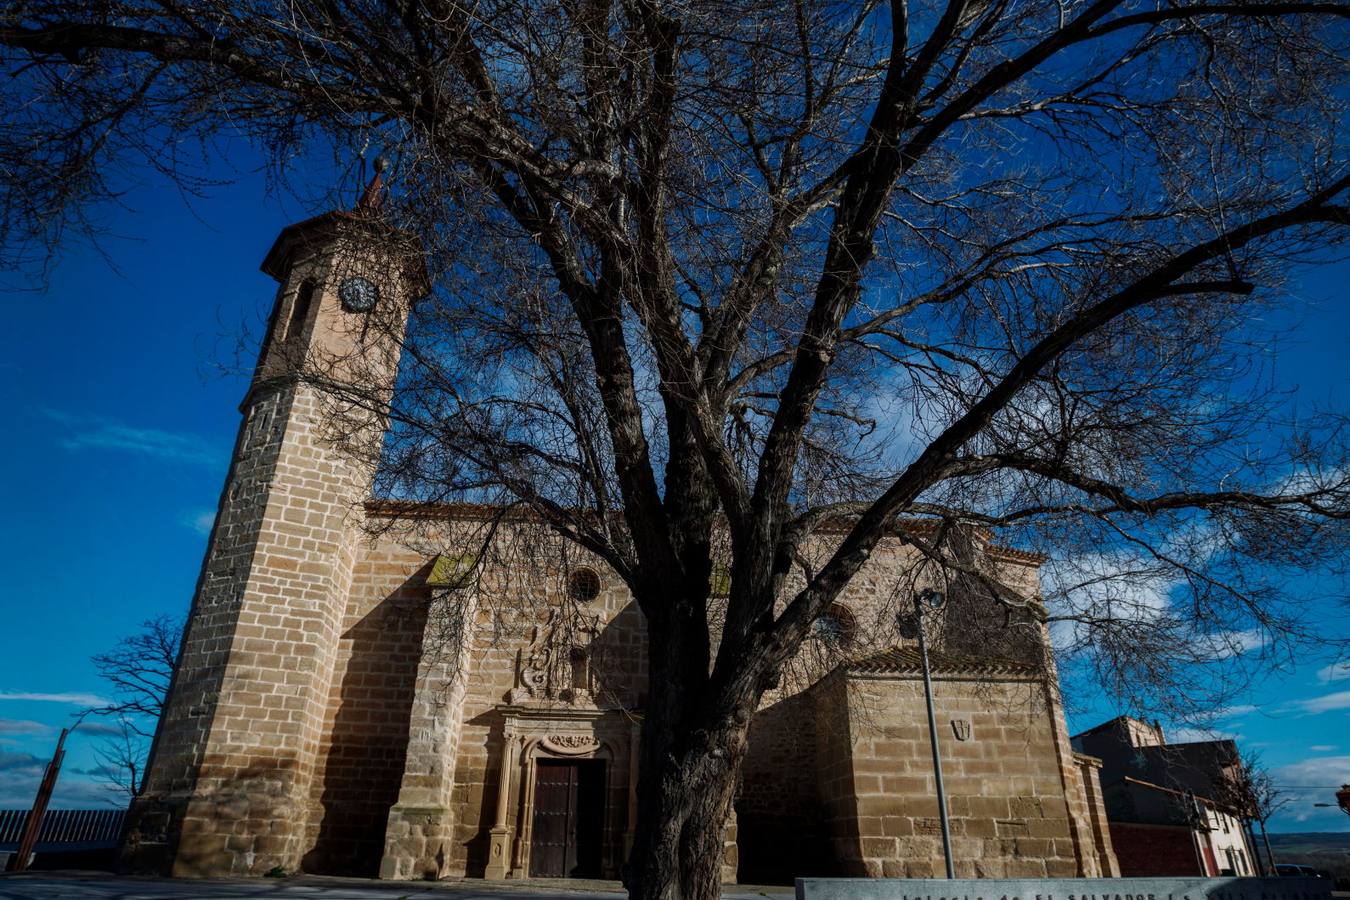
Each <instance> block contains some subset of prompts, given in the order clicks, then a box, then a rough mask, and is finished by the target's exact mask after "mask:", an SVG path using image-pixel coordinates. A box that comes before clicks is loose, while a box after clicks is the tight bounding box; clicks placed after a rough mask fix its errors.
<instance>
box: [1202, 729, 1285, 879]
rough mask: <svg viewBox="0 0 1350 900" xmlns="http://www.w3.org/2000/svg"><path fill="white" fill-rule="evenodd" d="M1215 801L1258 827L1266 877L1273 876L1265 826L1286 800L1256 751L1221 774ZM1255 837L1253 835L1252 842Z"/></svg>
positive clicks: (1273, 871) (1283, 805)
mask: <svg viewBox="0 0 1350 900" xmlns="http://www.w3.org/2000/svg"><path fill="white" fill-rule="evenodd" d="M1214 799H1215V800H1217V801H1219V802H1220V803H1222V804H1223V805H1224V806H1226V807H1228V808H1229V809H1232V810H1236V811H1237V813H1238V815H1240V816H1241V817H1242V818H1243V819H1245V820H1246V821H1247V824H1248V827H1249V828H1250V825H1251V823H1252V822H1256V823H1257V824H1258V825H1260V826H1261V841H1262V843H1263V844H1265V848H1266V863H1267V867H1266V868H1267V874H1270V875H1274V874H1276V873H1275V851H1273V850H1271V848H1270V837H1269V835H1267V834H1266V823H1267V822H1269V821H1270V819H1271V817H1272V816H1274V815H1275V814H1276V813H1277V812H1279V811H1280V810H1281V809H1283V808H1284V807H1285V806H1287V805H1288V804H1289V797H1287V796H1286V795H1285V792H1284V791H1282V790H1280V788H1279V787H1278V786H1276V784H1275V779H1274V778H1272V777H1271V775H1270V770H1269V769H1267V768H1266V766H1265V764H1264V763H1263V762H1262V760H1261V754H1260V753H1259V752H1258V751H1256V750H1248V751H1246V752H1244V753H1242V755H1241V756H1239V757H1238V758H1237V759H1236V760H1234V762H1233V764H1232V765H1230V766H1228V767H1227V768H1226V769H1225V771H1224V777H1223V778H1221V779H1219V780H1217V781H1216V782H1215V797H1214ZM1254 838H1255V835H1253V839H1254Z"/></svg>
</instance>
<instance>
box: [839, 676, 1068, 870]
mask: <svg viewBox="0 0 1350 900" xmlns="http://www.w3.org/2000/svg"><path fill="white" fill-rule="evenodd" d="M843 682H844V679H838V680H836V681H834V682H833V684H831V685H827V686H822V687H823V688H824V687H832V688H833V689H834V691H833V692H834V694H835V695H836V700H839V701H844V702H846V705H847V707H848V709H849V712H850V721H851V726H852V735H851V737H852V740H851V748H850V749H851V762H852V768H853V789H854V793H855V795H856V804H857V817H856V822H857V828H858V833H859V840H858V842H857V843H856V844H855V845H852V846H850V847H847V848H846V853H845V855H844V862H845V863H846V866H847V867H848V868H850V869H852V870H853V871H855V872H857V874H866V875H868V876H871V877H882V876H884V877H911V878H927V877H936V876H940V875H941V874H942V872H943V863H942V845H941V831H940V828H939V821H938V810H937V801H936V788H935V785H934V778H933V774H932V757H931V751H930V749H929V739H928V728H927V714H926V712H925V709H924V700H923V684H922V681H921V680H920V679H919V678H918V677H917V676H903V675H894V676H868V677H860V676H849V678H848V679H847V693H848V696H847V698H846V700H845V698H840V697H838V696H837V695H838V693H839V691H840V688H841V685H842V684H843ZM825 693H826V692H824V691H823V692H822V696H824V695H825ZM934 703H935V708H936V713H937V721H938V725H939V728H940V729H941V731H940V734H939V742H940V744H941V746H942V757H943V776H944V780H945V784H946V790H947V798H948V809H949V816H950V821H951V832H952V850H953V856H954V858H955V859H956V860H957V870H956V874H957V877H965V878H1001V877H1037V876H1049V877H1059V876H1072V875H1075V874H1078V873H1079V871H1080V859H1079V848H1078V847H1077V846H1076V844H1075V842H1074V839H1073V837H1072V834H1071V827H1070V821H1069V811H1068V806H1067V804H1066V802H1065V799H1064V796H1065V795H1064V786H1063V783H1062V780H1061V772H1060V768H1059V764H1058V759H1057V757H1056V754H1055V746H1054V745H1055V734H1054V730H1053V728H1052V727H1051V723H1050V721H1049V716H1047V714H1046V708H1045V705H1044V700H1043V696H1042V693H1041V689H1040V685H1039V684H1038V683H1036V682H1035V681H1024V682H1018V681H1011V680H1006V681H973V680H961V679H956V678H951V677H940V676H939V677H936V678H935V679H934ZM841 705H842V704H841ZM953 720H964V721H965V722H968V723H969V725H970V737H969V738H968V739H966V740H957V739H956V735H955V731H954V729H953V726H952V724H951V723H952V721H953Z"/></svg>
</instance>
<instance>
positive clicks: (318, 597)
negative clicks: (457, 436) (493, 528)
mask: <svg viewBox="0 0 1350 900" xmlns="http://www.w3.org/2000/svg"><path fill="white" fill-rule="evenodd" d="M368 196H369V194H368ZM372 212H373V211H372V209H370V208H364V209H359V210H358V212H357V213H345V212H334V213H329V214H327V215H324V216H319V217H317V218H315V219H311V220H308V221H306V222H303V223H300V224H298V225H294V226H291V227H289V228H287V229H286V230H284V231H283V232H282V234H281V236H280V237H279V238H278V240H277V242H276V244H275V245H274V246H273V248H272V250H271V251H270V252H269V254H268V256H267V258H266V260H265V261H264V263H263V268H264V271H266V272H267V273H268V274H270V275H272V276H274V277H275V278H276V279H277V280H278V282H279V283H280V290H279V292H278V294H277V299H276V301H275V308H274V310H273V314H272V318H271V321H270V323H269V326H268V334H267V336H266V340H265V342H264V345H263V349H262V351H261V358H260V360H259V363H258V369H257V375H256V377H255V378H254V381H253V384H252V386H251V388H250V390H249V392H248V395H247V397H246V398H245V400H244V402H243V404H242V407H241V411H242V413H243V418H244V421H243V424H242V426H241V428H240V433H239V438H238V441H237V444H236V447H235V451H234V457H233V460H232V463H231V468H230V472H229V475H228V478H227V482H226V485H225V488H224V491H223V493H222V496H221V501H220V508H219V512H218V515H217V519H216V523H215V526H214V528H213V530H212V533H211V536H210V540H209V543H208V549H207V554H206V559H205V561H204V563H203V567H202V573H201V577H200V580H199V582H198V585H197V589H196V594H195V596H194V599H193V603H192V609H191V613H190V616H189V620H188V625H187V629H186V633H185V637H184V644H183V648H182V651H181V655H180V658H179V662H178V667H177V671H176V674H175V677H174V680H173V684H172V686H171V688H170V693H169V696H168V698H167V702H166V705H165V712H164V716H163V718H162V721H161V723H160V728H159V732H158V734H157V736H156V740H155V745H154V748H153V751H152V754H151V758H150V760H149V763H148V769H147V772H146V777H145V779H144V784H143V787H142V793H141V794H140V796H139V797H138V798H137V800H136V801H135V802H134V804H133V807H132V811H131V815H130V817H129V826H128V832H127V840H126V845H125V847H124V851H123V858H124V861H125V863H126V865H127V866H128V867H129V868H132V869H137V870H142V871H159V872H164V873H171V874H174V875H180V876H208V875H242V874H265V873H267V872H269V871H285V872H298V871H305V872H315V873H331V874H353V875H367V876H378V877H382V878H392V879H414V878H416V879H421V878H438V877H447V876H469V877H486V878H492V879H503V878H526V877H562V876H593V877H608V878H612V877H617V875H618V873H619V870H620V867H621V866H622V865H623V862H624V860H625V858H626V854H627V852H628V849H629V847H630V846H631V842H632V837H633V828H634V825H635V810H636V803H635V791H636V783H637V771H636V768H635V766H634V760H635V759H636V756H637V742H638V736H639V733H640V729H641V723H642V709H643V703H644V693H645V687H644V685H645V678H646V674H645V673H646V662H645V654H646V653H647V642H646V632H645V627H644V623H643V619H642V615H641V613H640V612H639V611H638V609H637V607H636V605H635V603H634V602H633V600H632V598H631V597H630V596H629V595H628V593H627V591H626V589H625V587H624V586H623V584H622V583H621V581H620V580H619V579H618V578H617V577H616V576H615V575H614V574H613V573H611V572H609V571H608V570H607V569H606V568H605V567H604V566H603V565H602V564H601V563H599V562H598V561H596V560H593V559H589V558H586V557H585V556H584V555H579V554H578V553H577V551H575V549H573V550H570V551H566V552H556V551H558V550H559V549H560V548H556V547H552V546H545V545H547V544H548V541H549V538H547V537H546V536H541V534H540V532H538V531H537V530H532V525H531V523H529V522H528V521H527V520H524V519H512V518H509V517H508V518H507V519H506V520H504V521H500V522H498V520H497V517H496V516H495V511H493V510H487V509H483V508H479V507H472V506H455V507H446V506H437V507H431V506H426V507H415V506H410V505H408V504H394V503H389V502H383V503H382V502H377V501H374V500H371V499H370V497H369V494H370V491H371V484H372V480H373V476H374V472H373V470H371V469H370V468H369V467H366V466H363V465H361V464H358V463H355V462H353V461H352V460H353V459H354V457H353V456H352V455H350V454H345V453H342V452H339V450H338V449H337V448H336V447H334V446H333V445H332V442H331V440H330V439H329V438H328V437H327V436H326V435H325V431H324V428H323V420H324V415H325V409H324V404H325V402H326V400H325V388H324V387H323V386H322V385H318V384H315V383H313V382H312V381H311V380H308V379H301V378H299V377H297V376H296V374H295V373H296V371H297V369H298V365H299V364H300V363H301V362H303V361H304V360H306V359H311V358H313V357H314V356H315V355H318V354H325V355H326V356H327V358H328V359H329V361H330V365H329V367H328V371H329V372H330V373H331V377H333V378H336V379H339V380H340V379H342V378H343V377H344V373H346V375H347V377H350V378H351V379H353V380H354V379H356V378H360V379H362V380H363V382H366V383H372V384H374V385H375V386H376V387H375V390H376V391H377V392H378V391H384V390H388V389H389V388H390V386H391V385H392V380H393V378H394V376H395V374H396V372H397V364H398V356H397V352H398V351H397V346H396V344H397V341H396V340H394V339H393V338H391V337H390V334H391V333H392V334H393V335H394V336H395V337H396V336H397V333H398V329H399V328H401V327H402V324H401V323H402V322H404V321H406V316H407V313H408V309H409V307H410V304H411V303H412V302H413V301H414V300H415V299H416V298H417V297H418V296H420V295H421V294H423V293H425V291H426V285H425V277H424V275H423V274H422V273H421V272H420V270H419V269H418V268H417V267H416V266H404V265H399V264H395V265H392V266H391V265H388V264H387V263H388V254H387V253H386V249H387V242H388V241H391V240H394V239H396V235H395V234H394V233H392V232H390V231H389V230H388V229H385V228H384V227H383V226H380V225H379V224H378V221H377V218H376V217H375V216H373V214H372ZM375 315H382V316H386V317H389V318H391V319H392V320H394V321H395V323H396V327H395V328H393V329H390V328H379V329H371V328H368V327H367V326H368V324H369V322H368V319H369V317H370V316H375ZM370 335H377V337H370ZM369 425H370V427H371V428H375V429H378V427H379V422H378V421H376V420H372V421H371V422H370V423H369ZM488 519H492V520H493V521H494V522H497V527H498V529H499V533H498V539H499V540H503V541H506V542H507V543H511V542H514V543H515V544H516V545H518V546H519V548H520V549H519V554H520V556H519V560H520V564H519V565H518V566H517V565H507V564H502V563H497V562H489V561H487V560H485V559H479V558H478V557H477V556H476V555H475V554H473V553H472V552H470V551H469V550H468V549H466V548H470V547H472V546H474V544H473V538H474V536H475V535H477V534H480V533H481V531H482V527H483V524H484V522H485V521H487V520H488ZM826 531H827V532H828V529H827V530H826ZM820 540H821V541H824V542H826V543H828V541H829V540H830V535H829V534H828V533H826V534H824V535H822V536H821V538H820ZM978 544H979V547H978V549H979V553H980V554H981V555H982V558H983V559H984V560H985V561H986V562H987V563H988V564H990V565H993V566H995V567H996V568H997V570H998V572H999V573H1000V578H1002V579H1003V580H1005V581H1006V582H1007V583H1009V584H1013V585H1017V586H1018V589H1019V590H1021V591H1023V592H1024V593H1025V594H1026V595H1027V596H1028V597H1034V595H1035V594H1036V585H1037V580H1036V579H1037V566H1038V564H1039V559H1038V558H1037V557H1035V556H1033V555H1030V554H1025V553H1020V552H1018V551H1015V550H1011V549H1008V548H1001V547H998V546H996V545H994V544H993V543H991V542H990V541H989V540H988V536H981V537H980V539H979V541H978ZM912 553H913V551H912V549H910V548H907V547H905V546H904V545H903V544H902V543H901V542H899V541H898V540H890V541H887V542H884V543H883V546H882V547H881V548H879V550H878V552H877V553H875V554H874V555H873V558H872V559H871V560H870V561H869V563H868V565H867V567H866V568H865V569H864V570H863V572H862V573H860V575H859V576H858V577H857V578H856V579H855V580H854V583H853V584H852V585H850V587H849V588H848V590H847V591H846V592H845V594H844V595H843V596H842V597H841V598H840V601H839V603H838V605H837V606H836V607H834V608H832V609H831V611H830V612H829V614H827V616H826V617H824V619H823V620H822V622H821V624H820V627H818V628H817V631H816V634H815V636H814V637H813V638H812V639H811V641H809V642H808V643H809V644H810V645H811V646H810V647H806V648H804V649H803V655H802V659H801V664H800V666H798V667H797V668H798V672H797V676H798V677H795V678H792V679H788V680H785V682H784V683H783V684H782V685H781V686H780V687H778V688H777V689H775V690H774V691H773V692H772V695H771V696H768V697H766V699H765V701H764V704H763V706H762V708H761V710H760V712H759V713H758V714H757V716H756V718H755V719H754V721H753V723H752V727H751V733H750V746H749V753H748V757H747V761H746V764H745V766H744V769H743V772H742V783H741V786H740V789H739V792H738V797H737V801H736V804H735V814H734V816H733V817H732V818H731V820H730V821H728V822H727V823H726V826H725V842H724V843H725V852H724V859H723V867H722V868H723V876H724V880H726V881H736V880H739V881H742V882H782V881H786V880H788V879H791V878H792V877H794V876H800V875H872V876H909V877H922V876H933V875H938V874H940V873H941V871H942V849H941V838H940V832H939V828H938V818H937V815H938V813H937V803H936V798H935V792H934V778H933V771H932V768H933V764H932V758H931V754H930V750H929V734H928V727H927V719H926V715H925V712H924V695H923V684H922V680H921V672H920V668H919V663H918V657H917V654H916V652H915V650H914V648H913V644H912V641H910V640H908V639H906V638H904V637H902V636H900V635H899V634H897V633H896V632H895V631H894V624H893V623H894V611H893V609H894V607H893V604H894V603H895V600H896V592H897V588H896V573H897V572H900V571H902V570H903V571H908V570H910V569H912V563H913V562H914V560H913V558H912V557H911V556H910V554H912ZM562 560H566V562H562ZM470 573H472V577H470ZM715 588H716V586H715V585H714V593H716V590H715ZM887 604H892V605H890V606H888V605H887ZM1037 627H1039V626H1037ZM934 629H935V630H934V631H933V640H934V643H935V644H936V649H935V651H934V653H933V670H934V672H933V678H934V694H935V703H936V709H937V722H938V729H939V740H940V741H941V744H942V747H943V757H944V776H945V781H946V787H947V796H948V806H949V812H950V815H951V823H952V835H953V850H954V856H955V858H956V860H957V874H958V875H959V876H968V877H1000V876H1008V877H1016V876H1038V875H1050V876H1071V875H1082V876H1096V875H1114V874H1117V873H1118V869H1117V866H1116V861H1115V856H1114V853H1113V852H1112V849H1111V845H1110V838H1109V832H1108V831H1107V830H1106V826H1105V815H1104V813H1103V811H1102V804H1101V796H1100V788H1099V785H1098V782H1097V776H1096V769H1095V767H1094V766H1095V761H1094V760H1093V759H1092V758H1090V757H1085V756H1083V755H1081V754H1075V753H1074V752H1073V750H1072V748H1071V747H1070V745H1069V741H1068V734H1067V730H1066V727H1065V721H1064V715H1063V711H1062V709H1061V708H1060V705H1059V701H1058V696H1057V691H1056V684H1055V674H1054V670H1053V667H1052V666H1047V665H1045V664H1044V663H1041V664H1034V663H1033V662H1029V661H1026V660H1022V661H1017V660H1014V659H1008V658H1004V657H1002V656H999V655H996V654H989V653H982V652H981V651H980V648H979V646H971V645H970V642H969V641H966V642H964V643H962V642H961V641H960V640H958V639H957V638H958V637H959V634H960V633H961V632H962V631H963V630H964V629H963V626H962V623H961V622H960V621H948V622H942V621H939V622H937V623H935V625H934ZM1043 639H1044V633H1043V631H1040V632H1038V640H1043ZM1041 656H1043V654H1042V655H1041Z"/></svg>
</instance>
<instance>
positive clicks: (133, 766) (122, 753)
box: [91, 719, 150, 803]
mask: <svg viewBox="0 0 1350 900" xmlns="http://www.w3.org/2000/svg"><path fill="white" fill-rule="evenodd" d="M149 751H150V747H149V743H148V742H147V740H146V739H145V738H144V737H143V736H142V735H141V734H140V733H138V732H137V731H136V729H135V728H133V727H132V725H131V724H130V723H129V722H127V720H125V719H123V720H121V721H119V722H118V723H117V732H116V733H115V734H109V735H106V736H105V737H104V738H103V740H101V741H100V742H99V743H98V745H97V746H95V747H94V757H95V758H96V759H97V760H98V766H97V767H95V768H94V770H93V771H92V773H91V774H93V775H94V776H95V777H97V778H98V779H99V780H100V781H102V782H103V783H104V785H105V786H107V788H108V789H109V791H110V792H111V793H112V794H113V795H114V796H115V797H116V798H117V799H118V801H120V802H122V803H130V802H131V801H132V800H134V799H135V798H136V795H137V794H139V793H140V790H141V779H142V777H143V776H144V774H145V760H146V755H147V754H148V753H149Z"/></svg>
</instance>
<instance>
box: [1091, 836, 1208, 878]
mask: <svg viewBox="0 0 1350 900" xmlns="http://www.w3.org/2000/svg"><path fill="white" fill-rule="evenodd" d="M1111 843H1112V844H1113V845H1114V846H1115V848H1116V859H1118V860H1119V861H1120V874H1121V875H1122V876H1123V877H1125V878H1136V877H1143V876H1148V875H1203V874H1204V873H1203V872H1201V871H1200V862H1199V860H1198V859H1196V856H1195V842H1194V841H1193V840H1192V839H1191V832H1190V829H1188V828H1185V827H1183V826H1180V825H1134V824H1129V823H1125V822H1112V823H1111Z"/></svg>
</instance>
